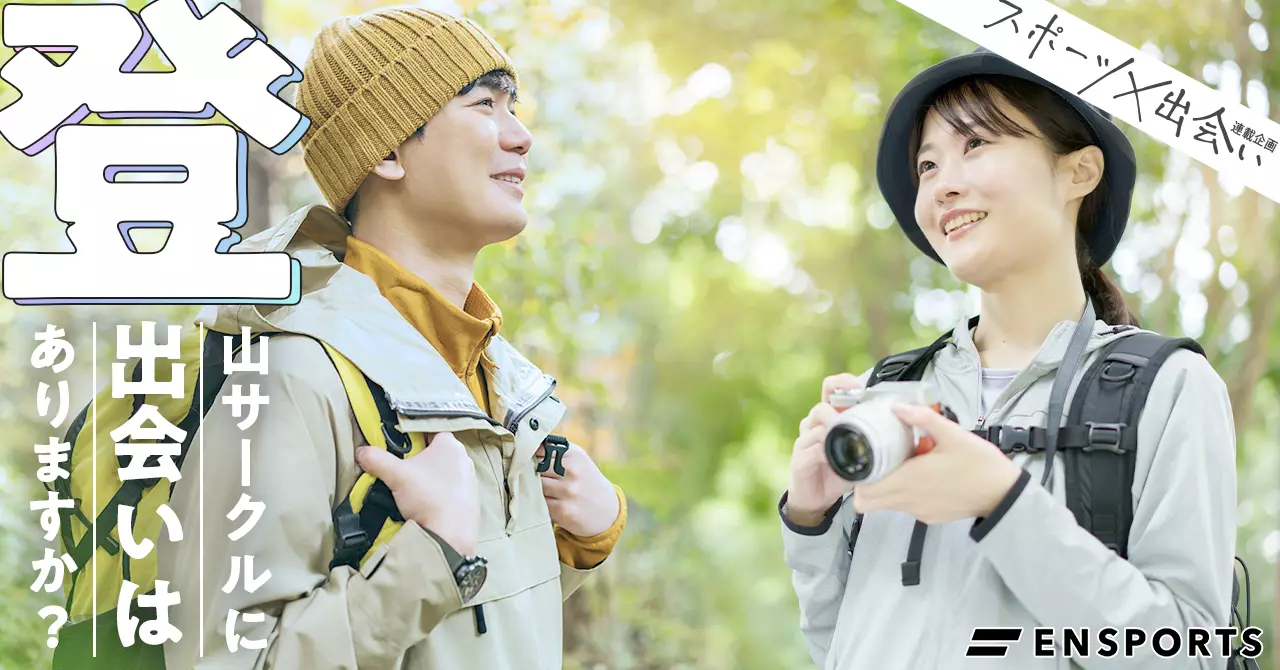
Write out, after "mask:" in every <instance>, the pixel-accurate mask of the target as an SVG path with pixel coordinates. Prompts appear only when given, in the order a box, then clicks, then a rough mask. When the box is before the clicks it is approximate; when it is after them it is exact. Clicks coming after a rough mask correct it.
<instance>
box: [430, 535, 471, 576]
mask: <svg viewBox="0 0 1280 670" xmlns="http://www.w3.org/2000/svg"><path fill="white" fill-rule="evenodd" d="M423 530H425V531H427V535H430V536H431V538H432V539H434V540H435V541H436V543H437V544H439V545H440V550H441V551H443V552H444V560H445V561H446V562H447V563H448V564H449V574H452V575H454V576H455V577H456V576H457V574H458V568H461V567H462V564H463V563H466V561H467V559H466V558H465V557H463V555H462V554H460V553H458V550H457V549H454V548H453V546H452V545H450V544H449V543H448V542H445V541H444V538H442V537H440V536H439V535H436V534H435V533H434V532H432V531H431V529H429V528H423Z"/></svg>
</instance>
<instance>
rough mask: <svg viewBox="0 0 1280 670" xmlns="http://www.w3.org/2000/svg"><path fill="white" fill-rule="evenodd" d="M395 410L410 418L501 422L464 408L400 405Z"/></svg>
mask: <svg viewBox="0 0 1280 670" xmlns="http://www.w3.org/2000/svg"><path fill="white" fill-rule="evenodd" d="M395 410H396V411H397V412H400V413H401V414H403V415H405V416H407V417H409V418H411V419H432V418H436V417H441V418H446V419H448V418H458V417H462V418H467V419H480V420H482V421H488V422H489V423H490V424H492V425H494V426H501V425H502V424H501V423H499V422H498V420H497V419H494V418H493V417H491V416H489V415H488V414H484V413H483V412H471V411H468V410H465V409H406V408H402V407H397V408H395Z"/></svg>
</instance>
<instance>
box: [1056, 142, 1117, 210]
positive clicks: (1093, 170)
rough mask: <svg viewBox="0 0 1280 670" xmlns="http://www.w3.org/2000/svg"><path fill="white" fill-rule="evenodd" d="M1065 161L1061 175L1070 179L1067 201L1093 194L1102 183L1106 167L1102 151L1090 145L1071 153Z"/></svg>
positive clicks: (1064, 158)
mask: <svg viewBox="0 0 1280 670" xmlns="http://www.w3.org/2000/svg"><path fill="white" fill-rule="evenodd" d="M1063 161H1064V162H1065V165H1064V166H1063V167H1064V168H1065V169H1062V170H1060V171H1059V174H1062V175H1064V176H1066V177H1067V178H1068V182H1067V199H1068V200H1075V199H1076V198H1084V197H1085V196H1087V195H1089V194H1090V193H1093V190H1094V189H1096V188H1097V187H1098V182H1100V181H1102V170H1103V168H1105V167H1106V165H1105V161H1104V159H1103V156H1102V149H1099V148H1098V147H1097V146H1094V145H1090V146H1087V147H1085V148H1083V149H1080V150H1078V151H1073V152H1071V153H1070V154H1068V155H1067V156H1065V157H1063Z"/></svg>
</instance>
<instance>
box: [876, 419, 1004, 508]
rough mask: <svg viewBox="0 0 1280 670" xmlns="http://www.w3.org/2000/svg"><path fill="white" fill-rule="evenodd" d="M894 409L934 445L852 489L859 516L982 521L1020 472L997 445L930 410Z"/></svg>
mask: <svg viewBox="0 0 1280 670" xmlns="http://www.w3.org/2000/svg"><path fill="white" fill-rule="evenodd" d="M893 411H894V413H895V414H897V415H898V417H899V418H900V419H902V420H903V421H904V422H906V424H907V425H909V426H915V427H918V428H920V429H922V430H923V431H924V432H926V433H928V434H929V435H930V436H932V437H933V439H934V441H935V442H936V446H934V448H933V450H932V451H929V452H928V453H925V454H920V455H917V456H913V457H911V458H908V459H907V460H906V462H904V463H903V464H902V465H900V466H898V468H897V469H896V470H894V471H893V472H890V473H889V474H888V475H886V476H885V477H884V478H883V479H881V480H880V481H878V482H875V483H873V484H868V485H865V486H855V487H854V490H853V505H854V508H855V509H856V510H857V511H858V512H861V513H866V512H870V511H873V510H879V509H892V510H898V511H901V512H906V513H908V514H910V515H911V516H913V517H915V518H916V519H917V520H919V521H922V522H924V523H927V524H930V525H932V524H939V523H946V522H948V521H955V520H956V519H966V518H971V517H985V516H987V515H989V514H991V511H992V510H994V509H995V507H996V505H998V504H999V503H1000V500H1001V499H1002V498H1004V496H1005V495H1006V494H1007V493H1008V492H1009V489H1011V488H1013V485H1014V483H1015V482H1016V481H1017V480H1018V476H1019V475H1020V474H1021V473H1022V468H1020V467H1018V466H1017V465H1014V464H1013V462H1012V461H1010V460H1009V459H1008V458H1007V457H1006V456H1005V455H1004V453H1003V452H1001V451H1000V450H999V449H998V448H996V446H995V445H993V444H991V443H990V442H988V441H986V440H984V439H982V438H980V437H978V436H977V435H974V434H973V433H971V432H969V431H967V430H965V429H964V428H961V427H960V426H959V424H956V423H955V422H953V421H950V420H948V419H947V418H946V417H944V416H942V415H941V414H939V413H937V412H935V411H933V410H932V409H930V408H929V407H923V406H912V405H904V406H898V407H895V408H894V410H893Z"/></svg>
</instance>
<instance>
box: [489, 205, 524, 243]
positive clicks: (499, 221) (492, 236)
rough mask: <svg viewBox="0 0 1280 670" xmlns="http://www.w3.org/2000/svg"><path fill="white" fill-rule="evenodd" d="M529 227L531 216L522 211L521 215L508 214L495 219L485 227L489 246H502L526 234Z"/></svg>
mask: <svg viewBox="0 0 1280 670" xmlns="http://www.w3.org/2000/svg"><path fill="white" fill-rule="evenodd" d="M528 225H529V215H528V214H526V213H524V212H523V211H521V212H520V213H519V214H514V213H508V214H506V215H505V216H499V217H495V219H492V220H490V223H489V224H488V225H486V226H485V228H486V231H485V232H486V233H487V234H486V237H487V238H489V239H488V242H487V243H488V244H501V243H502V242H506V241H507V240H510V239H511V238H513V237H515V236H517V235H519V234H520V233H522V232H524V229H525V228H526V227H528Z"/></svg>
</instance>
